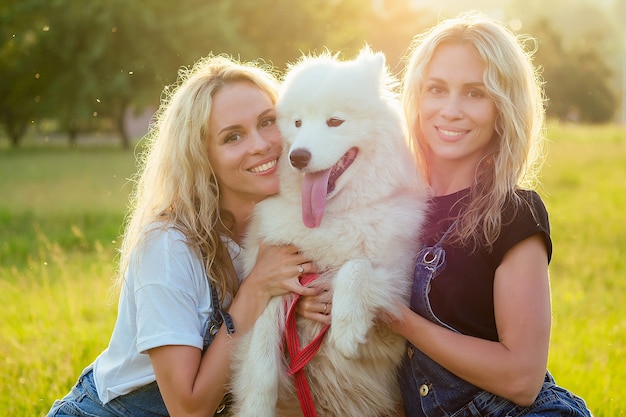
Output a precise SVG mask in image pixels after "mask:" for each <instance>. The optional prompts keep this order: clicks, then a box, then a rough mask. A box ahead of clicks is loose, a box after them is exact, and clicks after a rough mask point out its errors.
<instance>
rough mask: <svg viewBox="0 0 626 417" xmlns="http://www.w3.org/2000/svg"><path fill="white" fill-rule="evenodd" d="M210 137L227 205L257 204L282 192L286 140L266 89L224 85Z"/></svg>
mask: <svg viewBox="0 0 626 417" xmlns="http://www.w3.org/2000/svg"><path fill="white" fill-rule="evenodd" d="M209 136H210V137H209V141H208V148H209V161H210V162H211V164H212V166H213V170H214V172H215V175H216V176H217V180H218V183H219V186H220V199H221V204H220V205H221V206H222V207H236V206H233V205H237V204H246V203H250V202H252V203H256V202H259V201H261V200H263V199H264V198H266V197H268V196H270V195H272V194H276V193H277V192H278V174H277V169H278V164H277V162H278V157H279V156H280V152H281V150H282V138H281V136H280V132H279V130H278V127H277V126H276V111H275V110H274V104H273V103H272V100H271V99H270V97H269V96H268V95H267V94H266V93H265V92H263V91H262V90H261V89H259V88H258V87H256V86H254V85H253V84H251V83H248V82H244V81H241V82H234V83H231V84H227V85H225V86H223V87H222V88H221V89H220V90H218V91H217V92H216V93H215V94H214V96H213V105H212V109H211V115H210V118H209ZM246 205H247V204H246Z"/></svg>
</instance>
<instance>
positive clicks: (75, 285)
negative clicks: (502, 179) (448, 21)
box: [0, 0, 626, 416]
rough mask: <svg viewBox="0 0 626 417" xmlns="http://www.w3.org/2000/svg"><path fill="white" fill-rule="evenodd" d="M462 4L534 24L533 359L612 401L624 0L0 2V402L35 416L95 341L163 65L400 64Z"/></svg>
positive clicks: (603, 401) (397, 67)
mask: <svg viewBox="0 0 626 417" xmlns="http://www.w3.org/2000/svg"><path fill="white" fill-rule="evenodd" d="M470 3H471V8H472V9H475V10H480V11H483V12H485V13H488V14H490V15H493V16H494V17H496V18H498V19H500V20H501V21H502V22H504V23H505V24H507V26H509V27H510V28H511V29H512V30H513V31H514V32H516V33H520V34H530V35H532V36H533V37H535V38H536V39H537V41H538V42H537V45H536V46H537V48H538V49H537V52H536V54H535V63H536V64H537V65H539V66H540V67H541V69H542V75H543V78H544V80H545V83H546V84H545V89H546V95H547V97H548V99H549V100H548V102H547V112H548V116H549V118H550V122H549V125H548V137H549V139H550V143H549V147H548V151H549V153H548V158H547V161H546V164H545V166H544V169H543V176H542V180H543V185H542V188H541V189H540V190H539V191H540V193H541V195H542V197H543V198H544V200H545V201H546V205H547V207H548V210H549V211H550V213H551V222H552V237H553V240H554V245H555V251H554V257H553V261H552V264H551V267H550V272H551V280H552V290H553V332H552V343H551V353H550V360H549V368H550V370H551V372H552V373H553V374H554V376H555V377H556V379H557V381H558V382H559V383H560V384H562V385H564V386H565V387H567V388H569V389H571V390H572V391H574V392H576V393H577V394H579V395H581V396H583V397H584V398H585V399H586V400H587V402H588V404H589V406H590V408H591V409H592V411H593V412H594V414H595V415H596V416H624V415H626V396H625V395H624V394H623V393H624V392H626V354H625V353H626V352H625V351H626V324H625V320H624V317H626V305H625V303H624V301H625V297H624V295H625V294H626V282H625V280H624V278H625V272H626V261H625V256H624V255H626V222H625V217H626V215H625V214H624V213H625V212H626V127H625V124H626V116H625V114H626V112H625V111H624V106H623V103H624V85H625V84H626V81H625V79H624V77H625V76H624V74H626V70H625V69H624V64H625V63H626V39H625V38H626V29H625V28H626V6H625V4H624V0H600V1H598V0H554V1H550V2H547V1H542V0H474V1H471V2H470V1H466V0H439V1H433V0H412V1H411V0H396V1H391V0H386V1H385V0H373V1H372V0H310V1H291V0H272V1H269V0H238V1H232V0H178V1H176V2H171V1H165V0H151V1H146V0H90V1H80V0H3V2H2V4H0V305H1V306H2V308H0V387H1V389H0V412H2V411H4V415H11V416H40V415H43V414H44V413H45V411H46V410H47V409H48V408H49V406H50V405H51V403H52V402H53V401H54V399H56V398H58V397H60V396H62V395H64V394H65V393H66V392H67V391H68V390H69V389H70V387H71V386H72V384H73V383H74V382H75V380H76V377H77V376H78V374H79V372H80V370H81V369H82V368H83V367H84V366H86V365H88V364H89V363H90V362H91V361H92V360H93V359H94V358H95V357H96V355H97V354H99V353H100V352H101V351H102V350H103V349H104V348H105V347H106V345H107V343H108V338H109V336H110V333H111V330H112V327H113V323H114V320H115V314H116V297H117V295H116V294H114V293H111V291H110V289H111V284H112V279H113V278H114V274H115V268H116V261H117V249H118V248H119V243H120V242H119V236H120V234H121V232H122V229H121V225H122V223H123V218H124V214H125V210H126V204H127V198H128V194H129V193H130V191H131V190H132V181H130V180H129V178H131V177H132V176H133V174H134V173H135V170H136V161H137V157H138V155H139V153H140V151H141V144H142V142H141V138H142V135H143V134H144V133H145V132H146V131H147V129H148V124H149V121H150V117H151V115H152V113H153V111H154V110H155V109H156V107H157V106H158V105H159V100H160V97H161V95H162V92H163V90H164V88H166V86H168V85H171V84H172V83H173V82H175V80H176V74H177V71H178V69H179V68H181V67H183V66H189V65H192V64H193V62H195V61H196V60H197V59H198V58H200V57H202V56H206V55H207V54H209V53H214V54H219V53H227V54H230V55H233V56H236V57H239V58H241V59H242V60H250V59H257V58H259V57H262V58H263V59H264V60H265V61H267V62H270V63H272V64H273V65H275V66H276V68H277V69H278V70H284V69H285V68H286V65H287V64H288V63H289V62H294V61H295V60H297V58H298V57H299V56H300V54H301V52H310V51H313V52H314V51H321V50H323V49H324V48H329V49H330V50H331V51H333V52H340V53H341V56H343V57H345V58H351V57H352V56H354V55H355V54H356V52H357V51H358V50H359V49H360V48H361V47H362V46H363V45H364V44H365V42H367V43H369V44H370V45H371V46H372V48H373V49H375V50H381V51H383V52H385V54H386V56H387V59H388V63H389V66H390V68H391V69H392V71H393V72H395V73H396V74H397V75H401V71H402V67H403V62H402V60H401V57H402V56H403V55H404V54H405V52H406V49H407V46H408V45H409V43H410V40H411V38H412V36H413V35H415V34H416V33H418V32H420V31H421V30H423V29H424V28H426V27H428V26H430V25H432V24H433V23H435V22H436V21H438V20H439V19H441V18H444V17H448V16H452V15H454V14H456V13H457V12H459V11H462V10H467V9H469V7H470ZM533 46H534V45H532V44H529V47H531V48H532V47H533Z"/></svg>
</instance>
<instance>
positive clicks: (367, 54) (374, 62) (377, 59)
mask: <svg viewBox="0 0 626 417" xmlns="http://www.w3.org/2000/svg"><path fill="white" fill-rule="evenodd" d="M356 60H357V61H361V62H366V63H367V66H370V65H371V66H373V67H375V68H376V69H377V71H376V72H377V73H378V74H380V73H381V72H382V71H384V70H385V65H386V63H385V61H386V58H385V54H383V53H382V52H374V51H373V50H372V48H371V47H370V46H369V45H367V44H366V45H365V46H364V47H363V48H362V49H361V50H360V51H359V55H358V56H357V58H356Z"/></svg>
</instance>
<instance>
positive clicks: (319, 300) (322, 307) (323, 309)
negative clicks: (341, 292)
mask: <svg viewBox="0 0 626 417" xmlns="http://www.w3.org/2000/svg"><path fill="white" fill-rule="evenodd" d="M311 288H315V289H316V291H317V294H315V295H309V296H302V297H300V299H299V300H298V303H297V304H296V313H298V314H299V315H301V316H302V317H304V318H307V319H309V320H313V321H317V322H320V323H323V324H330V321H331V320H330V319H331V310H332V307H333V303H332V301H333V293H332V288H331V286H330V283H329V282H323V283H321V284H320V283H317V282H316V281H313V282H312V283H311Z"/></svg>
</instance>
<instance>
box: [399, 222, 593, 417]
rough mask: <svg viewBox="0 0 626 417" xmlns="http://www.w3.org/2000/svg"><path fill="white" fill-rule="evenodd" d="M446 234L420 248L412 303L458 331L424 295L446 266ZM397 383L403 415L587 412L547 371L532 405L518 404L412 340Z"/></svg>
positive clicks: (500, 416)
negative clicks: (435, 358)
mask: <svg viewBox="0 0 626 417" xmlns="http://www.w3.org/2000/svg"><path fill="white" fill-rule="evenodd" d="M448 232H449V230H448ZM446 235H447V233H446ZM446 235H444V237H442V239H441V240H440V241H439V242H438V243H437V244H435V245H434V246H433V247H425V248H423V249H422V251H421V252H420V253H419V254H418V257H417V263H416V266H415V275H414V277H413V288H412V291H411V308H412V309H413V310H414V311H415V312H417V313H418V314H420V315H422V316H424V317H426V318H427V319H429V320H430V321H432V322H434V323H437V324H438V325H440V326H443V327H446V328H448V329H450V330H452V331H456V330H455V329H454V328H452V327H450V326H448V325H447V324H446V323H443V322H442V321H441V320H440V319H439V318H438V317H437V316H436V315H435V313H434V312H433V310H432V308H431V306H430V300H429V297H428V294H429V292H430V284H431V281H432V280H433V279H434V278H435V277H437V275H438V274H439V273H441V271H442V270H443V269H444V268H445V266H446V256H445V250H444V249H443V246H442V242H443V239H444V238H445V236H446ZM400 388H401V391H402V399H403V401H404V413H405V415H406V417H480V416H489V417H519V416H536V417H539V416H542V417H556V416H563V417H566V416H571V417H583V416H584V417H591V412H590V411H589V410H588V409H587V407H586V405H585V402H584V401H583V400H582V399H581V398H579V397H577V396H575V395H574V394H572V393H570V392H569V391H567V390H565V389H563V388H561V387H559V386H558V385H556V384H555V382H554V379H553V378H552V376H551V375H550V373H548V372H547V373H546V377H545V380H544V383H543V387H542V389H541V391H540V393H539V395H538V396H537V399H536V400H535V402H534V403H533V404H532V405H531V406H530V407H520V406H518V405H516V404H514V403H513V402H511V401H509V400H507V399H505V398H502V397H499V396H497V395H495V394H492V393H490V392H487V391H484V390H482V389H480V388H478V387H476V386H474V385H472V384H470V383H469V382H467V381H465V380H463V379H461V378H459V377H457V376H456V375H454V374H452V373H451V372H449V371H448V370H447V369H445V368H443V367H442V366H441V365H439V364H438V363H436V362H435V361H433V360H432V359H430V358H429V357H428V356H426V355H425V354H424V353H422V352H421V351H420V350H419V349H417V348H415V347H414V346H413V345H411V344H410V343H407V354H406V356H405V358H404V360H403V362H402V365H401V367H400Z"/></svg>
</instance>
